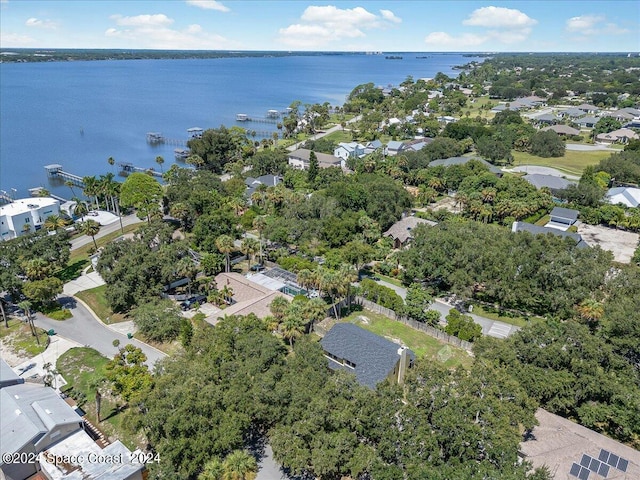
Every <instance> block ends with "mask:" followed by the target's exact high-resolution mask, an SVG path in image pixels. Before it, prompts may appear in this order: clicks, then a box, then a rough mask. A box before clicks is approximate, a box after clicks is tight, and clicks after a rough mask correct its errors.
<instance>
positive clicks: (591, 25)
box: [565, 14, 629, 35]
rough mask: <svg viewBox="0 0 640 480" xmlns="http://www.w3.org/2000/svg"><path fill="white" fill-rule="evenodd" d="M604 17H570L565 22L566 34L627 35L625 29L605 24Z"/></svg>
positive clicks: (627, 31)
mask: <svg viewBox="0 0 640 480" xmlns="http://www.w3.org/2000/svg"><path fill="white" fill-rule="evenodd" d="M606 19H607V18H606V17H605V16H604V15H593V14H588V15H580V16H578V17H571V18H570V19H569V20H567V23H566V26H565V29H566V30H567V32H571V33H577V34H580V35H599V34H609V35H621V34H625V33H629V30H627V29H626V28H622V27H619V26H618V25H616V24H615V23H611V22H606Z"/></svg>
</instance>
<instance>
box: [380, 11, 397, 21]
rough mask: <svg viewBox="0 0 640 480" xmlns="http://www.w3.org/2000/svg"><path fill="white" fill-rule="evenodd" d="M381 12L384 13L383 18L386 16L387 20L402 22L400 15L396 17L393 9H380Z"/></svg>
mask: <svg viewBox="0 0 640 480" xmlns="http://www.w3.org/2000/svg"><path fill="white" fill-rule="evenodd" d="M380 14H381V15H382V18H384V19H385V20H389V21H390V22H393V23H402V19H401V18H399V17H396V16H395V14H394V13H393V12H392V11H391V10H380Z"/></svg>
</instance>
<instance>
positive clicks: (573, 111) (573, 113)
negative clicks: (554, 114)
mask: <svg viewBox="0 0 640 480" xmlns="http://www.w3.org/2000/svg"><path fill="white" fill-rule="evenodd" d="M585 115H586V113H585V112H584V110H580V109H579V108H567V109H566V110H561V111H559V112H558V116H559V117H562V118H565V117H569V118H580V117H584V116H585Z"/></svg>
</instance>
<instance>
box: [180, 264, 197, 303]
mask: <svg viewBox="0 0 640 480" xmlns="http://www.w3.org/2000/svg"><path fill="white" fill-rule="evenodd" d="M176 274H177V275H178V276H179V277H182V278H187V279H189V295H191V284H192V283H193V280H195V278H196V275H198V267H197V266H196V264H195V263H193V260H191V258H189V257H183V258H181V259H180V260H179V261H178V263H177V265H176Z"/></svg>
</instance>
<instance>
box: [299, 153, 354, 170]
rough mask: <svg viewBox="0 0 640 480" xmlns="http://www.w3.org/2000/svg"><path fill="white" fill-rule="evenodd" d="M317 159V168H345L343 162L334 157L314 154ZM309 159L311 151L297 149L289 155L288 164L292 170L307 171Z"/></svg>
mask: <svg viewBox="0 0 640 480" xmlns="http://www.w3.org/2000/svg"><path fill="white" fill-rule="evenodd" d="M315 154H316V158H317V159H318V166H319V167H320V168H329V167H338V168H345V162H344V160H342V159H341V158H337V157H334V156H333V155H329V154H327V153H320V152H315ZM310 157H311V150H308V149H306V148H299V149H297V150H295V151H293V152H291V153H289V157H288V162H289V165H291V166H292V167H293V168H298V169H301V170H307V169H308V168H309V158H310Z"/></svg>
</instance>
